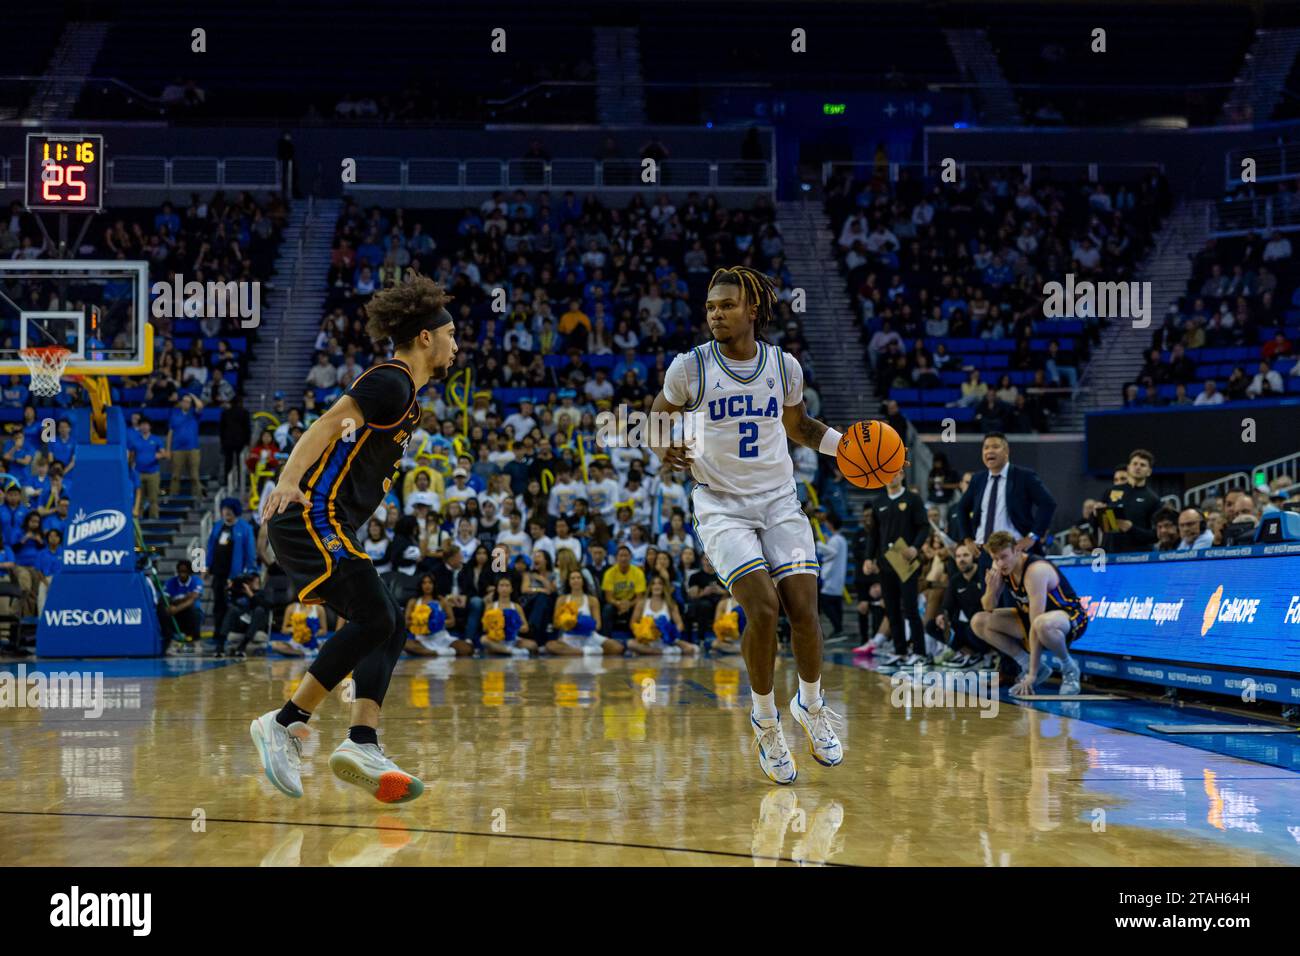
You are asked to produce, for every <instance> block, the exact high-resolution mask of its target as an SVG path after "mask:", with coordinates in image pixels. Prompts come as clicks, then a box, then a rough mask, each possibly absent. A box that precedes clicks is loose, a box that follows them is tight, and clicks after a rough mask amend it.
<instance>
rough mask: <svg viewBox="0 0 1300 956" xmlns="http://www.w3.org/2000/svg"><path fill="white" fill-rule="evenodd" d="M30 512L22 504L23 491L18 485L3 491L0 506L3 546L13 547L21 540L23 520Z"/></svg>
mask: <svg viewBox="0 0 1300 956" xmlns="http://www.w3.org/2000/svg"><path fill="white" fill-rule="evenodd" d="M30 510H31V509H29V508H28V507H27V506H26V505H25V504H23V491H22V489H21V488H19V487H18V485H16V484H15V485H10V486H9V487H8V488H6V489H5V500H4V504H0V537H3V538H4V543H5V544H7V545H9V546H10V547H13V546H14V545H16V544H17V543H18V542H19V541H20V540H21V539H22V536H23V519H24V518H26V517H27V512H28V511H30Z"/></svg>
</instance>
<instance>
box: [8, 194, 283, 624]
mask: <svg viewBox="0 0 1300 956" xmlns="http://www.w3.org/2000/svg"><path fill="white" fill-rule="evenodd" d="M286 213H287V209H286V207H285V206H284V204H283V203H282V202H281V201H280V199H279V198H278V197H274V196H273V197H271V198H270V199H269V200H268V201H265V202H260V203H259V202H258V201H257V200H255V199H254V198H253V197H252V196H251V195H250V194H248V193H241V194H240V195H239V196H237V197H234V198H231V197H227V196H225V195H224V194H222V193H217V194H215V195H214V196H212V197H210V198H203V197H201V196H199V195H197V194H195V195H193V196H191V199H190V202H189V204H188V205H187V206H185V207H184V208H183V209H182V208H177V207H173V206H172V204H170V203H163V204H162V206H161V207H159V208H157V209H149V210H145V209H135V210H121V209H119V210H115V211H114V213H113V214H112V215H111V217H110V220H109V223H108V224H107V225H105V226H104V227H103V229H102V231H99V232H98V233H91V234H89V235H88V236H87V238H86V240H85V243H84V244H83V246H82V247H81V248H79V249H78V250H77V252H78V255H79V257H80V258H94V259H107V260H118V261H121V260H145V261H147V262H148V263H149V277H150V282H151V283H153V282H160V281H161V282H168V283H170V282H171V280H172V279H173V277H174V276H175V275H177V274H179V275H182V276H184V279H185V281H187V282H188V281H198V282H206V281H209V280H212V281H219V282H229V281H236V282H248V281H259V282H263V283H265V282H267V281H268V280H269V279H270V278H271V275H272V271H273V261H274V255H275V248H276V245H277V244H278V241H279V236H280V232H281V229H282V226H283V223H284V219H285V216H286ZM25 250H34V254H32V255H28V252H27V251H25ZM49 251H50V250H49V249H48V247H47V245H46V244H45V243H44V240H43V239H42V237H41V236H40V234H39V232H38V231H37V229H36V226H35V224H34V223H33V222H32V221H31V220H30V217H26V216H23V215H21V214H20V213H19V212H18V211H17V210H11V215H10V216H9V217H8V218H7V219H5V220H4V221H3V222H0V253H2V254H4V255H5V256H6V257H7V258H15V259H16V258H23V257H27V258H45V257H46V256H47V254H48V252H49ZM29 285H30V283H29V282H25V281H22V282H20V281H11V282H9V283H8V284H7V286H6V292H7V294H9V295H11V297H12V298H14V299H15V300H16V301H23V300H24V299H27V298H30V297H31V296H32V295H39V293H37V292H35V291H34V289H33V288H28V286H29ZM95 288H96V287H94V286H89V285H88V286H86V290H88V291H89V292H90V293H91V294H93V292H94V290H95ZM106 292H107V290H106ZM149 321H150V322H151V323H152V324H153V327H154V336H155V337H154V346H155V355H154V371H153V373H152V374H150V375H148V376H141V377H125V376H114V377H112V378H110V392H111V398H112V403H113V404H114V405H116V406H119V407H122V408H123V410H124V412H125V413H126V415H127V418H128V422H129V425H130V429H131V430H130V432H129V433H128V436H127V443H126V444H127V450H128V465H129V470H130V476H131V479H132V482H133V484H134V485H135V488H136V503H135V512H136V514H137V516H140V517H149V518H158V517H159V504H160V500H161V498H162V497H163V495H164V494H170V495H172V496H176V495H178V494H179V493H180V491H181V487H182V486H181V480H182V478H184V479H186V480H187V481H188V490H189V491H191V493H197V492H198V482H199V457H200V439H199V432H200V428H201V427H202V425H203V424H204V423H211V424H210V428H215V427H217V426H218V425H219V424H220V427H221V428H222V430H223V431H235V432H239V430H240V429H239V426H238V422H239V421H240V419H241V418H242V419H247V413H246V412H244V411H243V408H242V404H241V402H242V399H241V391H242V384H243V378H244V373H245V369H246V363H247V359H248V355H249V347H250V345H251V343H252V341H253V340H252V336H253V335H255V330H252V329H245V328H243V327H242V325H241V323H240V320H239V318H238V317H237V316H228V317H217V316H205V317H202V318H168V317H165V316H158V315H151V317H150V320H149ZM3 335H4V339H3V347H4V348H5V349H11V350H12V349H16V347H17V328H16V327H14V326H13V324H12V323H11V324H10V325H9V326H6V327H5V329H4V330H3ZM107 344H108V345H109V347H123V343H122V342H109V343H107ZM88 404H89V399H88V396H87V395H86V393H85V392H84V391H83V390H82V389H81V388H79V387H77V386H74V385H73V384H71V383H67V382H65V384H64V386H63V388H62V390H61V391H60V392H59V394H58V395H56V396H54V397H52V398H50V399H37V398H35V397H34V396H32V395H31V394H30V393H29V390H28V385H27V379H26V378H25V377H23V376H16V375H15V376H10V377H9V380H8V382H7V383H6V384H4V385H3V386H2V387H0V423H3V426H4V429H5V432H6V436H5V439H4V443H3V448H4V451H3V458H2V464H3V472H2V473H0V487H3V488H4V489H5V491H4V494H5V496H6V500H5V503H4V504H3V505H0V531H2V533H3V538H4V542H3V550H0V570H3V571H4V572H5V576H6V577H7V578H8V579H9V583H11V584H16V585H17V586H18V587H19V588H21V590H22V595H21V597H20V598H19V597H18V595H13V597H14V598H16V599H18V600H19V601H20V603H21V605H22V608H23V615H24V616H30V615H32V614H35V613H36V610H37V609H38V608H39V606H40V604H41V595H42V593H43V590H44V586H45V584H46V583H47V582H48V579H49V577H50V576H51V575H52V574H53V573H54V572H55V571H56V570H57V568H58V567H59V566H60V564H61V557H62V544H63V539H64V537H65V534H66V524H67V515H68V513H69V507H71V508H72V511H73V512H74V513H75V511H76V494H75V486H76V485H77V484H78V483H79V482H80V481H81V480H83V476H81V475H79V474H78V475H75V476H74V474H73V471H74V469H75V464H76V447H77V442H76V439H75V438H74V437H73V434H72V422H71V420H70V417H69V410H70V409H74V408H78V407H84V406H86V405H88ZM49 423H52V424H53V428H51V427H50V424H49ZM232 423H234V424H233V425H232ZM232 441H236V442H238V445H237V447H239V448H242V447H244V446H245V445H247V443H248V442H247V439H246V438H244V439H242V441H241V440H240V438H239V436H238V435H237V436H236V437H235V438H233V439H232ZM223 444H224V442H223ZM165 468H170V476H169V477H170V481H169V483H168V485H167V486H166V487H164V486H163V483H162V472H163V470H164V469H165ZM37 518H39V527H38V521H37ZM0 600H3V598H2V597H0Z"/></svg>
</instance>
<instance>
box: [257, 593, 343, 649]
mask: <svg viewBox="0 0 1300 956" xmlns="http://www.w3.org/2000/svg"><path fill="white" fill-rule="evenodd" d="M344 623H345V622H344V620H343V618H341V617H340V618H339V619H338V622H337V623H336V625H335V627H336V628H339V627H342V626H343V624H344ZM328 624H329V622H328V621H327V619H326V617H325V607H324V605H321V604H302V603H301V602H298V601H295V602H294V603H293V604H290V605H289V606H288V607H287V608H285V609H284V621H283V624H282V625H281V628H280V630H281V631H282V632H283V633H281V634H277V635H275V636H274V637H273V638H272V639H271V650H273V651H276V652H277V653H280V654H283V655H284V656H285V657H315V656H316V649H317V648H318V647H319V646H320V642H321V641H322V640H323V639H324V638H325V637H326V628H327V627H328Z"/></svg>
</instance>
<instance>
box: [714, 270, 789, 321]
mask: <svg viewBox="0 0 1300 956" xmlns="http://www.w3.org/2000/svg"><path fill="white" fill-rule="evenodd" d="M715 285H738V286H740V289H741V291H742V292H743V293H744V295H745V304H746V305H757V306H758V318H757V320H756V321H755V323H754V334H755V335H761V334H762V333H763V331H764V330H765V329H766V328H767V327H768V325H769V324H770V323H771V321H772V319H773V317H774V316H775V314H776V287H775V286H774V285H773V284H772V280H771V279H769V278H768V277H767V276H765V275H763V273H761V272H755V271H754V270H753V269H751V268H749V267H748V266H732V267H731V268H730V269H719V270H718V271H717V272H715V273H713V278H712V279H710V280H709V289H710V290H712V289H713V287H714V286H715Z"/></svg>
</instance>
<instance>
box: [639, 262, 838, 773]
mask: <svg viewBox="0 0 1300 956" xmlns="http://www.w3.org/2000/svg"><path fill="white" fill-rule="evenodd" d="M775 304H776V294H775V292H774V290H773V287H772V283H771V282H770V281H769V280H768V278H767V277H766V276H764V275H762V274H760V273H757V272H755V271H753V270H752V269H747V268H744V267H737V268H733V269H719V270H718V271H717V272H715V273H714V274H713V278H712V279H711V280H710V282H709V293H708V298H707V300H706V303H705V316H706V318H707V320H708V323H709V330H710V331H711V332H712V334H713V340H712V341H711V342H709V343H707V344H706V345H700V346H696V347H695V348H694V349H692V350H691V351H689V352H685V353H683V354H681V355H678V356H677V357H676V358H675V359H674V360H673V363H672V365H671V366H670V367H669V369H668V372H667V374H666V375H665V377H664V389H663V391H662V392H661V393H660V394H659V395H658V396H657V397H656V398H655V402H654V411H656V412H677V411H680V412H683V413H684V417H685V418H687V419H689V421H687V422H686V425H685V429H686V434H685V441H684V444H682V445H669V444H667V443H668V441H669V439H668V436H667V435H662V434H661V435H659V436H654V435H653V434H652V441H656V442H663V443H664V444H665V447H655V448H654V451H655V453H656V454H657V455H658V456H659V458H660V459H661V460H662V462H663V465H664V467H665V468H668V469H687V468H689V469H690V472H691V475H692V477H693V478H694V479H695V483H696V486H695V488H694V490H693V491H692V492H691V504H692V507H693V510H694V518H693V526H694V528H695V532H696V534H697V535H698V536H699V538H700V542H701V544H702V545H703V546H704V550H705V552H706V553H707V554H708V556H709V560H710V561H712V562H713V565H714V567H715V568H716V569H717V574H718V577H719V579H720V580H721V581H722V583H723V585H724V586H725V587H726V588H727V590H728V591H730V592H731V594H732V596H733V597H734V598H735V599H736V600H737V601H739V602H740V606H741V607H743V608H744V609H745V632H744V634H743V635H742V637H741V644H742V649H743V653H744V657H745V666H746V667H747V668H748V670H749V682H750V687H751V690H752V694H753V712H752V714H751V716H750V723H751V724H752V725H753V728H754V733H755V735H756V736H757V737H758V754H759V764H760V766H761V767H762V769H763V772H764V773H765V774H767V776H768V777H769V778H770V779H771V780H773V781H774V782H776V783H781V784H787V783H793V782H794V780H795V776H796V768H795V763H794V758H793V756H792V755H791V754H790V751H789V748H788V747H787V746H786V742H785V735H784V734H783V733H782V731H781V721H780V715H779V713H778V711H777V707H776V700H775V696H774V693H773V672H774V671H775V668H776V650H777V641H776V624H777V614H778V593H779V601H780V604H781V605H784V607H785V613H786V617H788V618H789V620H790V627H791V631H792V636H791V643H792V645H793V649H794V657H795V663H796V665H797V666H798V670H799V691H798V693H797V694H796V695H795V697H794V699H793V700H791V701H790V712H791V714H792V716H793V717H794V719H795V722H796V723H798V724H799V725H800V726H801V727H803V729H804V731H805V732H806V733H807V734H808V738H809V750H810V752H811V753H812V755H813V758H814V759H815V760H816V761H817V762H818V763H820V764H823V765H824V766H828V767H833V766H835V765H836V764H838V763H840V761H842V760H843V759H844V755H843V751H842V749H841V747H840V741H839V738H838V737H836V735H835V731H834V729H833V728H832V726H831V720H832V719H833V718H835V717H836V715H835V714H832V713H831V712H830V710H829V709H828V708H827V707H826V706H825V703H824V701H823V698H822V692H821V667H822V633H821V620H820V618H819V616H818V611H817V571H818V564H817V552H816V546H815V544H814V542H813V533H812V526H811V525H810V524H809V523H808V518H807V516H806V515H804V513H803V512H802V511H801V510H800V507H799V499H798V497H797V495H796V494H795V484H794V463H793V462H792V461H791V460H790V452H789V449H788V447H787V445H786V439H787V438H789V439H791V440H793V441H796V442H798V443H799V444H801V445H806V446H807V447H809V448H813V449H816V450H818V451H820V452H822V453H823V454H826V455H834V454H835V448H836V445H837V444H838V443H839V440H840V437H841V436H840V433H839V432H837V431H835V430H834V429H832V428H828V427H827V426H826V425H824V424H823V423H821V422H819V421H815V420H814V419H811V418H809V417H808V413H807V411H806V409H805V408H804V402H803V375H802V372H801V370H800V368H799V363H798V362H796V361H795V360H794V358H792V357H791V356H789V355H786V354H785V353H784V352H782V351H781V349H779V348H777V347H776V346H774V345H770V344H769V343H767V342H764V341H762V339H760V338H759V335H761V333H762V332H763V330H764V329H765V328H766V327H767V325H768V323H769V322H770V321H771V319H772V312H773V308H774V306H775ZM661 420H662V419H661ZM692 430H693V434H692ZM774 585H775V586H774Z"/></svg>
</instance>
